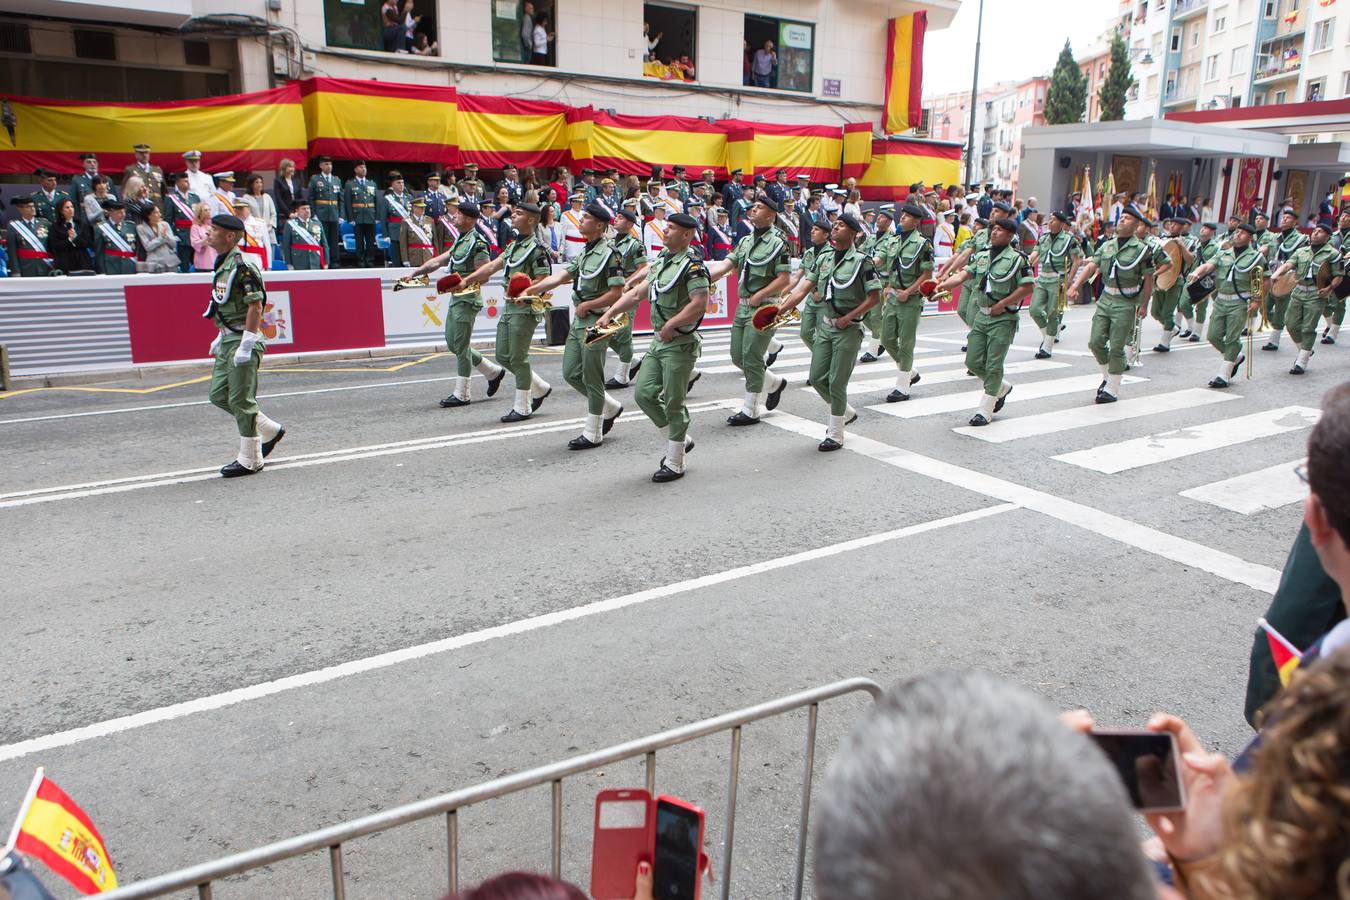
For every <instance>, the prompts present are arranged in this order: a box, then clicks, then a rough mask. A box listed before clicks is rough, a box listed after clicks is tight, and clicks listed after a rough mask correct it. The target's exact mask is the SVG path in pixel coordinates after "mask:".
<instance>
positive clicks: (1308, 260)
mask: <svg viewBox="0 0 1350 900" xmlns="http://www.w3.org/2000/svg"><path fill="white" fill-rule="evenodd" d="M1289 262H1291V263H1292V264H1293V266H1294V274H1295V275H1297V276H1298V283H1297V284H1296V285H1295V286H1294V294H1296V295H1297V296H1298V297H1299V298H1300V299H1304V300H1311V299H1312V298H1314V297H1316V296H1317V273H1318V272H1319V271H1320V270H1321V268H1322V263H1330V265H1329V266H1328V268H1329V269H1330V275H1331V278H1332V279H1334V278H1336V276H1338V275H1342V274H1344V271H1345V267H1344V266H1343V265H1342V263H1341V254H1340V251H1338V250H1337V249H1336V248H1335V247H1333V246H1331V241H1327V242H1326V243H1325V244H1323V245H1322V246H1321V247H1317V248H1314V247H1313V246H1312V243H1311V242H1309V243H1307V244H1305V245H1304V246H1302V247H1299V248H1298V249H1297V250H1295V251H1294V253H1293V255H1292V256H1291V257H1290V258H1289ZM1330 283H1331V281H1330V279H1329V280H1328V281H1327V284H1330Z"/></svg>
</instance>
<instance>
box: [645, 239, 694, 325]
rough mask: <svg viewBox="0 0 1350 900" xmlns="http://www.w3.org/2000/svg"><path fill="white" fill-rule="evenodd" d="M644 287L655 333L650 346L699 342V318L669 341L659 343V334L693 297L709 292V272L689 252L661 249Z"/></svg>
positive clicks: (690, 251)
mask: <svg viewBox="0 0 1350 900" xmlns="http://www.w3.org/2000/svg"><path fill="white" fill-rule="evenodd" d="M647 284H648V295H649V297H650V299H651V308H652V329H653V330H654V331H655V332H656V333H655V335H653V337H652V343H653V344H657V343H663V344H667V345H669V346H675V345H680V344H696V343H698V342H699V337H698V326H699V323H701V322H702V321H703V317H702V316H699V318H698V321H697V322H693V323H691V324H689V325H684V326H682V327H681V328H680V329H678V333H677V334H676V335H675V337H674V338H672V339H671V340H669V341H662V340H661V336H660V335H661V329H662V328H663V327H665V324H666V322H668V321H670V320H671V319H672V318H674V317H675V316H676V315H677V314H678V313H679V312H680V310H682V309H684V308H685V307H686V306H688V305H689V301H690V300H691V299H693V295H694V294H696V293H698V292H699V291H706V290H708V289H709V282H708V269H707V267H706V266H704V264H703V260H701V259H699V258H698V257H697V256H696V255H695V254H694V252H693V251H692V250H686V251H685V252H684V253H671V252H670V251H669V250H662V251H661V252H660V253H659V254H657V257H656V259H655V260H654V261H653V262H652V267H651V270H650V271H649V272H648V273H647Z"/></svg>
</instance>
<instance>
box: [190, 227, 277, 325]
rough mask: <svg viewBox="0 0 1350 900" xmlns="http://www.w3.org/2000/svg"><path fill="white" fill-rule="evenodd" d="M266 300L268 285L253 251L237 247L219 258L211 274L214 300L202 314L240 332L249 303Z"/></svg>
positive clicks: (216, 322) (217, 323) (218, 323)
mask: <svg viewBox="0 0 1350 900" xmlns="http://www.w3.org/2000/svg"><path fill="white" fill-rule="evenodd" d="M266 300H267V289H266V288H264V287H263V277H262V270H261V269H259V268H258V263H257V262H256V261H254V258H253V255H252V254H250V253H244V252H243V251H242V250H240V249H239V248H238V247H235V248H234V249H232V250H231V251H230V252H229V253H226V254H225V255H223V256H220V257H217V258H216V268H215V272H214V273H212V275H211V303H210V305H209V306H207V308H206V314H205V315H203V316H202V318H204V319H210V320H211V321H212V322H214V323H215V324H216V325H217V326H219V327H221V328H224V329H226V330H227V331H232V332H234V333H235V334H239V333H242V332H243V330H244V322H245V320H246V319H247V317H248V308H249V306H250V305H252V304H254V303H263V302H265V301H266ZM261 342H262V340H261V338H260V339H259V343H261Z"/></svg>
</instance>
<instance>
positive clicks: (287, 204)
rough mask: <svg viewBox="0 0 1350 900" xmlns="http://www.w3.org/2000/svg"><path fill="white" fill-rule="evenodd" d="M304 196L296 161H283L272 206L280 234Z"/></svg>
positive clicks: (274, 183)
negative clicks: (297, 201) (297, 202)
mask: <svg viewBox="0 0 1350 900" xmlns="http://www.w3.org/2000/svg"><path fill="white" fill-rule="evenodd" d="M304 195H305V189H304V187H303V186H301V184H300V179H299V178H297V177H296V176H295V160H291V159H283V160H282V161H281V162H280V164H278V165H277V174H276V177H275V178H274V179H273V180H272V205H273V206H274V207H275V208H276V211H277V216H276V219H277V229H278V232H280V230H281V229H284V228H285V227H286V220H287V219H289V218H290V217H291V209H292V207H294V206H295V201H296V200H298V199H300V198H301V197H303V196H304ZM202 199H203V200H205V199H206V198H205V197H202Z"/></svg>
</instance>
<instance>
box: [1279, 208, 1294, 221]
mask: <svg viewBox="0 0 1350 900" xmlns="http://www.w3.org/2000/svg"><path fill="white" fill-rule="evenodd" d="M1280 215H1282V216H1293V217H1294V218H1295V219H1297V218H1298V213H1296V212H1294V211H1293V210H1292V209H1289V208H1288V207H1285V208H1284V209H1282V210H1280Z"/></svg>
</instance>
